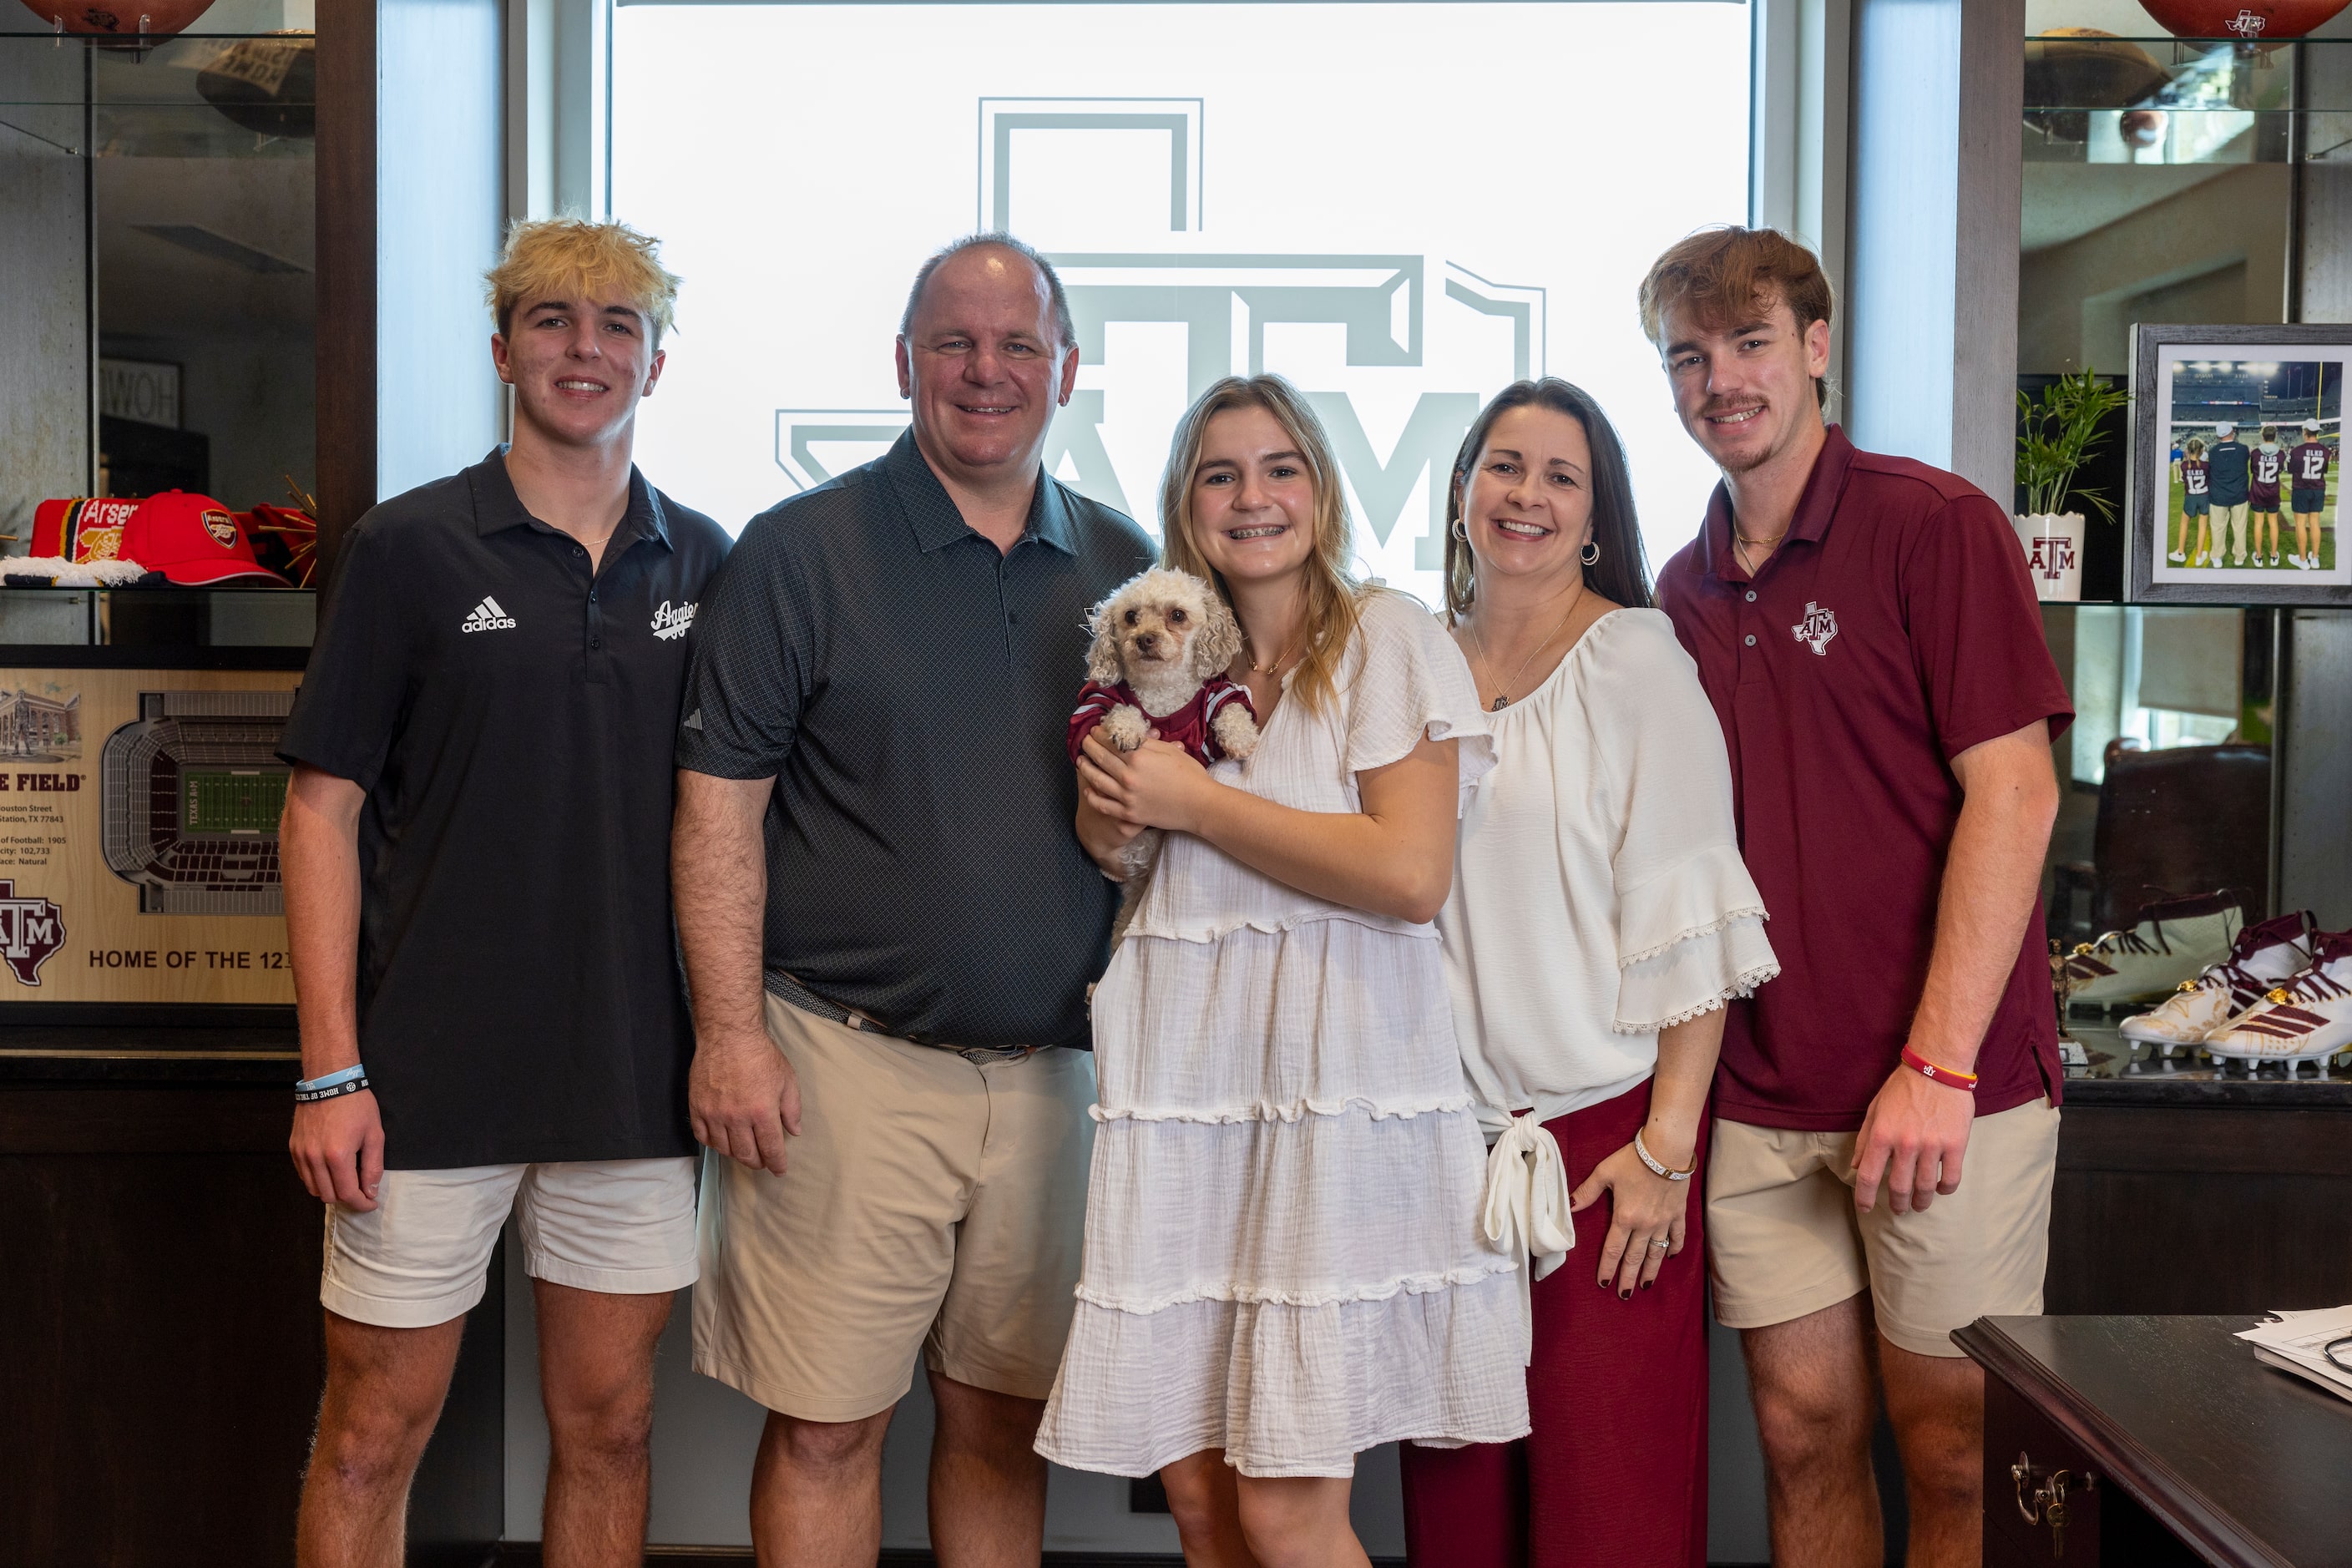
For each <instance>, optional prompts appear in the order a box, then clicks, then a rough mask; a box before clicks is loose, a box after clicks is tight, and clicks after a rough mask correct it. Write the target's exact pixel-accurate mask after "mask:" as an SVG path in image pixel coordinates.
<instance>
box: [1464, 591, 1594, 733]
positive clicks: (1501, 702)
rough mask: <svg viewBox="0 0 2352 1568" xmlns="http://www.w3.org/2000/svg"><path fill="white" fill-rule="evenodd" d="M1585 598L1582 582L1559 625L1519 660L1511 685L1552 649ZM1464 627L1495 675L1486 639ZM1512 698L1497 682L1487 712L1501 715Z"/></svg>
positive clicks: (1569, 597) (1484, 662)
mask: <svg viewBox="0 0 2352 1568" xmlns="http://www.w3.org/2000/svg"><path fill="white" fill-rule="evenodd" d="M1583 598H1584V584H1582V583H1581V582H1579V583H1578V584H1577V585H1576V592H1575V593H1573V594H1570V595H1569V596H1568V608H1566V609H1565V610H1562V611H1561V612H1560V613H1559V626H1554V627H1552V629H1551V630H1550V631H1549V632H1546V633H1545V634H1544V640H1543V641H1541V642H1539V643H1538V644H1536V646H1535V647H1534V649H1533V650H1532V651H1531V652H1529V653H1528V657H1527V658H1523V659H1521V660H1519V668H1517V669H1515V670H1513V671H1511V681H1510V683H1511V684H1512V685H1513V686H1517V684H1518V683H1519V677H1521V676H1522V675H1525V674H1526V673H1527V672H1528V666H1529V665H1531V664H1533V663H1534V662H1535V661H1536V655H1537V654H1538V653H1541V652H1543V650H1544V649H1546V648H1548V647H1551V639H1552V638H1554V637H1558V636H1559V634H1560V628H1561V627H1563V626H1567V625H1568V617H1569V616H1572V615H1574V614H1575V613H1576V606H1577V605H1579V604H1580V603H1581V602H1582V600H1583ZM1464 625H1465V626H1468V627H1469V631H1470V641H1471V643H1472V645H1473V646H1475V647H1476V648H1477V650H1478V662H1479V663H1480V664H1482V665H1485V666H1486V673H1487V674H1489V675H1492V674H1494V673H1495V661H1494V660H1493V659H1490V658H1487V657H1486V639H1485V638H1483V637H1480V636H1479V635H1478V628H1477V626H1475V624H1473V623H1470V622H1465V623H1464ZM1510 702H1511V699H1510V696H1509V694H1508V693H1507V692H1506V691H1505V690H1504V689H1503V684H1502V682H1500V681H1497V682H1496V684H1495V700H1494V702H1493V704H1492V705H1491V706H1490V707H1489V708H1488V710H1487V711H1489V712H1492V713H1500V712H1501V711H1502V710H1504V709H1505V708H1507V707H1509V706H1510Z"/></svg>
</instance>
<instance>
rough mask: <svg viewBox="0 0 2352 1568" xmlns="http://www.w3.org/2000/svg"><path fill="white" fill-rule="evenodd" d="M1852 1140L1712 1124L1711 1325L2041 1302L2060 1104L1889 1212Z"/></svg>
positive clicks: (1930, 1330)
mask: <svg viewBox="0 0 2352 1568" xmlns="http://www.w3.org/2000/svg"><path fill="white" fill-rule="evenodd" d="M1853 1144H1854V1134H1853V1133H1852V1132H1800V1131H1790V1130H1787V1129H1783V1128H1776V1127H1754V1126H1750V1125H1748V1123H1746V1122H1743V1121H1724V1120H1720V1119H1718V1120H1717V1122H1716V1124H1715V1142H1714V1145H1713V1147H1712V1149H1711V1151H1710V1152H1709V1153H1708V1155H1707V1166H1706V1251H1707V1271H1708V1275H1709V1277H1710V1279H1712V1280H1713V1283H1714V1286H1715V1315H1716V1318H1717V1321H1720V1322H1722V1323H1723V1324H1724V1326H1725V1327H1727V1328H1733V1329H1761V1328H1769V1327H1770V1326H1771V1325H1772V1324H1774V1323H1785V1322H1789V1321H1792V1320H1794V1319H1797V1318H1801V1317H1803V1316H1805V1315H1806V1314H1807V1313H1809V1312H1818V1311H1820V1310H1822V1308H1824V1307H1832V1306H1835V1305H1836V1304H1837V1303H1838V1302H1840V1301H1843V1300H1850V1299H1851V1298H1853V1297H1855V1296H1858V1295H1860V1294H1861V1293H1862V1292H1863V1291H1864V1290H1868V1291H1869V1292H1870V1293H1871V1306H1872V1309H1873V1310H1874V1312H1875V1313H1876V1314H1877V1318H1878V1331H1879V1332H1881V1333H1883V1334H1885V1336H1886V1337H1887V1339H1888V1340H1890V1341H1892V1342H1894V1343H1895V1344H1897V1345H1900V1346H1901V1347H1902V1348H1903V1349H1905V1350H1906V1351H1913V1352H1917V1353H1918V1354H1920V1355H1933V1356H1957V1355H1958V1354H1960V1353H1961V1352H1960V1350H1959V1348H1958V1346H1957V1345H1955V1344H1953V1343H1952V1342H1951V1332H1952V1331H1953V1330H1954V1329H1957V1328H1959V1327H1961V1326H1962V1325H1963V1324H1967V1323H1971V1322H1974V1321H1976V1320H1977V1319H1979V1318H1980V1317H1984V1316H1986V1315H1987V1314H1989V1313H1990V1314H1999V1315H2003V1316H2011V1315H2014V1316H2030V1315H2032V1314H2034V1313H2038V1312H2040V1311H2041V1310H2042V1270H2043V1268H2045V1266H2046V1265H2047V1264H2048V1262H2049V1258H2050V1183H2051V1178H2052V1176H2053V1174H2054V1173H2056V1171H2057V1167H2058V1111H2057V1110H2056V1108H2055V1107H2053V1106H2052V1105H2051V1103H2050V1102H2049V1101H2048V1100H2033V1101H2032V1102H2030V1103H2028V1104H2025V1105H2020V1106H2015V1107H2012V1108H2011V1109H2010V1110H2003V1111H2000V1112H1997V1113H1996V1114H1994V1115H1991V1116H1980V1117H1979V1118H1977V1122H1976V1126H1975V1128H1974V1129H1973V1130H1972V1131H1970V1132H1969V1148H1968V1153H1967V1155H1966V1157H1965V1158H1964V1159H1963V1160H1962V1161H1961V1163H1960V1190H1959V1191H1958V1192H1956V1193H1953V1194H1949V1195H1945V1196H1938V1197H1937V1199H1936V1201H1935V1202H1934V1203H1932V1204H1930V1205H1927V1209H1926V1210H1925V1211H1924V1212H1916V1211H1915V1212H1914V1213H1911V1214H1896V1213H1895V1210H1894V1208H1893V1207H1892V1206H1891V1205H1888V1204H1887V1202H1886V1201H1885V1198H1884V1197H1883V1196H1882V1197H1881V1198H1880V1200H1879V1203H1878V1206H1877V1207H1875V1208H1874V1209H1872V1210H1871V1211H1870V1212H1869V1213H1868V1214H1858V1213H1856V1212H1855V1210H1854V1206H1853V1169H1852V1167H1853ZM708 1267H709V1266H708V1265H705V1268H706V1269H707V1268H708Z"/></svg>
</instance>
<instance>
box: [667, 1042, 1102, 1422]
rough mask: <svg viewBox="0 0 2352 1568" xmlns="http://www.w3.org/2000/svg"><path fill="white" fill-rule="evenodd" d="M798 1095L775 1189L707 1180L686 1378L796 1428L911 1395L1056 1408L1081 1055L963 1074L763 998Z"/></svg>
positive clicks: (721, 1160)
mask: <svg viewBox="0 0 2352 1568" xmlns="http://www.w3.org/2000/svg"><path fill="white" fill-rule="evenodd" d="M767 1025H768V1037H769V1038H770V1039H771V1040H772V1041H773V1042H774V1043H775V1047H776V1048H777V1049H778V1050H780V1051H782V1052H783V1054H784V1057H785V1059H787V1060H788V1061H790V1062H791V1063H792V1065H793V1073H794V1074H795V1075H797V1077H798V1079H799V1080H800V1091H801V1132H800V1136H799V1137H797V1138H792V1139H789V1140H788V1141H787V1143H786V1152H785V1171H784V1173H783V1174H782V1175H781V1176H772V1175H770V1174H769V1173H766V1172H765V1171H757V1170H752V1169H750V1168H748V1167H746V1166H743V1165H740V1164H738V1163H735V1162H734V1161H733V1160H730V1159H727V1158H725V1157H723V1156H721V1155H718V1154H712V1155H709V1156H707V1157H706V1158H705V1159H704V1161H703V1165H702V1182H703V1186H702V1238H701V1240H702V1246H701V1251H702V1281H701V1283H700V1284H699V1285H698V1286H697V1287H696V1289H695V1292H694V1369H695V1370H696V1371H697V1372H699V1373H704V1374H705V1375H706V1376H709V1377H715V1378H717V1379H718V1380H719V1382H721V1383H724V1384H728V1385H729V1386H730V1387H733V1388H738V1389H740V1390H742V1391H743V1392H744V1393H745V1394H750V1395H751V1397H752V1398H753V1399H756V1400H758V1401H759V1402H760V1403H761V1404H762V1405H766V1406H767V1407H768V1408H769V1409H771V1410H776V1411H781V1412H782V1413H783V1414H784V1415H793V1416H797V1417H799V1418H800V1419H802V1420H804V1421H858V1420H863V1419H864V1418H865V1417H866V1416H868V1415H878V1414H879V1413H880V1412H882V1411H885V1410H887V1409H889V1408H890V1407H891V1406H892V1405H896V1404H897V1403H898V1401H899V1400H900V1399H902V1398H903V1397H905V1395H906V1394H907V1391H908V1388H909V1387H911V1386H912V1385H913V1383H914V1376H915V1357H916V1354H917V1352H921V1354H922V1357H923V1360H924V1363H926V1364H927V1365H929V1367H930V1368H931V1369H932V1370H933V1371H935V1372H938V1373H941V1374H942V1375H944V1376H947V1377H951V1378H953V1379H955V1381H957V1382H958V1383H965V1384H971V1385H972V1386H973V1387H975V1388H984V1389H989V1390H992V1391H993V1392H995V1393H999V1394H1014V1395H1017V1396H1019V1397H1021V1398H1024V1399H1043V1398H1045V1395H1046V1394H1049V1393H1051V1392H1052V1390H1053V1386H1054V1373H1055V1368H1056V1367H1058V1366H1059V1365H1060V1363H1061V1359H1062V1342H1063V1341H1064V1340H1066V1339H1067V1338H1068V1337H1069V1331H1070V1316H1071V1312H1072V1310H1073V1309H1074V1308H1075V1306H1076V1296H1075V1294H1074V1292H1075V1291H1076V1289H1077V1283H1078V1258H1079V1252H1080V1249H1081V1248H1082V1247H1083V1246H1084V1244H1085V1239H1086V1207H1087V1160H1088V1157H1089V1155H1090V1153H1091V1152H1092V1150H1093V1146H1094V1122H1093V1121H1092V1120H1091V1119H1090V1118H1089V1117H1088V1116H1087V1108H1088V1107H1089V1106H1091V1105H1092V1104H1093V1103H1094V1098H1095V1073H1094V1058H1092V1057H1091V1056H1089V1055H1087V1053H1086V1052H1084V1051H1074V1050H1067V1049H1062V1048H1051V1049H1046V1050H1042V1051H1038V1052H1036V1053H1035V1054H1034V1055H1033V1056H1030V1057H1029V1058H1026V1059H1017V1058H1016V1059H1007V1060H1004V1061H990V1062H987V1063H985V1064H975V1063H973V1062H971V1061H968V1060H966V1059H965V1058H963V1057H961V1056H959V1055H957V1054H956V1053H955V1052H954V1051H951V1050H941V1049H937V1048H934V1047H928V1046H918V1045H914V1044H912V1043H910V1042H908V1041H906V1040H901V1039H896V1038H894V1037H890V1036H888V1035H884V1034H880V1033H877V1032H874V1031H871V1030H861V1029H852V1028H850V1027H848V1026H846V1025H843V1024H836V1023H834V1022H832V1021H830V1020H828V1019H824V1018H820V1017H818V1016H815V1015H814V1014H813V1013H804V1012H803V1011H801V1010H800V1009H799V1008H797V1007H793V1006H790V1005H787V1004H785V1003H783V1002H780V1001H778V1000H777V999H776V998H775V997H773V996H770V997H769V998H767Z"/></svg>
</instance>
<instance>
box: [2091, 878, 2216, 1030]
mask: <svg viewBox="0 0 2352 1568" xmlns="http://www.w3.org/2000/svg"><path fill="white" fill-rule="evenodd" d="M2140 916H2141V919H2140V922H2139V924H2137V925H2136V926H2134V927H2132V929H2131V930H2129V931H2109V932H2108V933H2107V934H2106V935H2105V936H2103V937H2101V938H2100V939H2099V940H2098V941H2096V942H2084V943H2083V944H2082V945H2081V946H2079V947H2077V948H2076V949H2075V950H2074V956H2073V957H2072V958H2069V959H2068V960H2067V961H2066V973H2067V975H2068V977H2069V978H2071V979H2072V980H2074V982H2075V986H2074V993H2073V994H2072V995H2071V996H2069V998H2068V1000H2069V1001H2072V1002H2084V1003H2089V1004H2092V1005H2103V1006H2112V1005H2115V1004H2116V1003H2120V1002H2146V1001H2153V1000H2154V999H2156V998H2157V997H2158V996H2161V995H2163V994H2165V993H2166V992H2168V991H2172V990H2177V989H2178V988H2179V984H2180V983H2181V982H2182V981H2184V980H2193V979H2195V978H2196V977H2197V976H2198V975H2199V974H2200V973H2203V972H2204V971H2205V970H2206V968H2208V967H2209V966H2210V965H2212V964H2216V963H2221V962H2222V961H2223V960H2224V959H2226V958H2228V957H2229V956H2230V942H2231V939H2232V938H2233V937H2235V936H2236V935H2237V934H2238V931H2239V928H2240V927H2241V925H2242V924H2243V922H2244V919H2245V917H2244V915H2243V914H2242V912H2241V911H2240V910H2239V908H2238V905H2237V902H2236V900H2230V899H2221V898H2200V899H2179V900H2172V901H2170V902H2168V903H2164V904H2151V905H2149V906H2148V907H2147V908H2146V909H2144V910H2141V911H2140Z"/></svg>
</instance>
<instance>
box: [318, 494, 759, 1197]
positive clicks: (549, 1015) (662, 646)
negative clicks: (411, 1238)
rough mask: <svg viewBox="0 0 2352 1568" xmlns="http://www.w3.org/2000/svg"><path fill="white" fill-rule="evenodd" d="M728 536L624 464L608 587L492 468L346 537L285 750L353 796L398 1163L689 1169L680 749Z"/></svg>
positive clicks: (372, 1011)
mask: <svg viewBox="0 0 2352 1568" xmlns="http://www.w3.org/2000/svg"><path fill="white" fill-rule="evenodd" d="M727 548H728V540H727V535H726V533H725V532H724V531H722V530H721V529H720V528H719V525H718V524H717V523H715V522H713V521H711V520H710V519H709V518H707V517H704V516H702V515H701V514H700V513H698V512H695V511H690V510H687V509H686V508H684V507H681V506H679V505H678V504H677V502H675V501H672V500H669V499H668V498H667V497H665V496H664V495H662V494H661V492H659V491H658V490H656V489H653V488H652V487H651V486H649V485H647V484H646V481H645V479H644V478H643V476H641V475H639V474H637V473H636V472H635V470H634V469H632V470H631V473H630V477H629V505H628V510H627V512H626V514H625V516H624V517H623V518H622V520H621V523H620V526H619V528H618V529H616V530H615V531H614V534H613V537H612V540H611V542H608V543H607V544H606V545H605V547H604V556H603V559H602V561H601V563H599V565H598V567H597V568H596V570H595V571H594V572H593V574H592V573H591V571H590V568H589V562H588V554H587V552H586V551H585V550H584V549H583V548H582V547H581V546H580V545H579V544H577V543H575V542H573V541H572V539H571V538H570V537H569V536H567V535H565V534H564V533H562V532H561V531H558V530H556V529H553V528H551V527H549V526H548V525H547V524H545V523H543V522H541V521H538V520H537V519H535V518H533V517H532V516H531V515H530V513H529V512H527V511H526V510H524V509H523V505H522V502H521V500H520V498H518V497H517V496H516V494H515V489H514V485H513V483H512V482H511V481H510V480H509V479H508V477H507V468H506V462H505V458H504V454H503V452H502V451H499V452H493V453H491V454H490V455H489V456H488V458H485V459H484V460H483V461H481V462H480V463H478V464H476V465H475V466H474V467H473V468H467V469H466V470H465V471H464V472H463V473H460V474H457V475H456V476H454V477H452V478H449V479H441V480H437V481H436V482H435V483H433V484H429V485H425V486H423V487H421V488H420V489H414V490H411V491H409V492H408V493H407V494H405V495H403V496H398V497H395V498H394V499H393V500H388V501H385V502H383V504H381V505H379V506H377V507H375V508H373V509H372V510H370V511H369V512H368V514H367V515H366V516H365V517H362V519H361V520H360V521H359V522H358V524H357V525H356V526H355V527H354V528H353V529H352V531H351V533H350V534H349V535H348V536H347V537H346V539H345V541H344V543H343V550H342V558H341V561H340V562H339V563H338V564H337V570H336V575H335V583H334V588H333V592H332V594H331V596H330V599H329V603H328V607H327V613H326V616H325V617H324V619H323V621H322V623H321V625H320V630H319V637H318V640H317V642H316V644H315V645H314V646H313V647H312V648H311V651H310V668H309V670H308V671H307V672H306V673H305V675H304V676H303V679H302V687H301V690H300V692H299V695H298V696H297V697H296V699H295V703H294V711H293V714H292V716H291V717H290V718H289V719H288V721H287V724H286V733H285V739H284V741H283V742H281V744H280V747H279V755H281V756H283V757H284V758H285V759H286V760H287V761H288V762H290V763H304V764H307V765H309V766H311V767H315V768H320V769H322V770H323V771H325V772H327V773H333V774H336V775H338V776H339V777H342V778H347V779H350V780H352V781H353V782H354V783H356V784H359V785H360V786H361V787H362V789H364V790H365V791H366V792H367V799H366V803H365V805H364V806H363V808H362V812H361V816H360V830H359V852H360V875H361V909H360V952H359V1030H360V1054H361V1059H362V1061H364V1062H365V1063H366V1064H367V1069H368V1077H369V1079H370V1082H371V1084H372V1086H373V1089H374V1091H375V1095H376V1099H377V1101H378V1104H379V1106H380V1108H381V1110H382V1112H383V1126H384V1158H385V1163H386V1164H387V1165H389V1166H391V1167H393V1168H395V1169H402V1170H419V1169H446V1168H450V1167H456V1166H466V1165H488V1164H509V1163H526V1162H537V1161H557V1160H624V1159H647V1158H655V1157H659V1156H668V1155H678V1154H689V1153H692V1152H694V1147H695V1145H694V1141H693V1136H692V1132H691V1129H690V1127H689V1125H688V1118H687V1111H686V1074H687V1068H688V1063H689V1060H690V1058H691V1054H692V1035H691V1033H690V1031H689V1028H688V1019H687V1014H686V1004H685V995H684V987H683V984H682V982H681V980H680V977H679V973H678V967H677V949H676V945H675V942H674V941H673V937H672V928H671V923H670V906H669V824H670V806H671V801H672V796H673V793H674V779H675V776H676V775H675V774H674V773H673V772H672V770H671V767H670V747H671V735H672V733H673V732H674V731H675V729H676V726H677V701H678V694H679V691H680V690H681V689H682V688H683V686H684V684H685V679H686V665H687V659H688V655H689V653H690V651H691V649H692V647H693V639H694V633H695V630H696V627H695V613H696V608H697V606H698V604H699V603H700V602H701V600H702V594H703V585H704V584H705V583H706V582H707V581H708V580H709V577H710V574H712V573H713V572H714V571H716V570H717V568H718V566H719V562H720V561H721V560H722V559H723V558H724V557H725V555H726V553H727Z"/></svg>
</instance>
